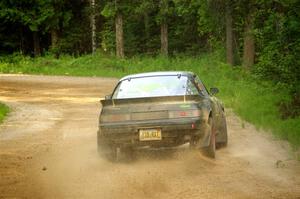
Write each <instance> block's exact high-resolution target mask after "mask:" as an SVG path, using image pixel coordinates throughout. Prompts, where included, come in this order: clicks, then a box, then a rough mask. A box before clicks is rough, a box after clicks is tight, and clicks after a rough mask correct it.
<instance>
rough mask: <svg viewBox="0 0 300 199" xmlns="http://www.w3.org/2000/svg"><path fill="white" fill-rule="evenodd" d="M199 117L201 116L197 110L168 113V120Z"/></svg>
mask: <svg viewBox="0 0 300 199" xmlns="http://www.w3.org/2000/svg"><path fill="white" fill-rule="evenodd" d="M200 116H201V111H199V110H180V111H169V118H184V117H200Z"/></svg>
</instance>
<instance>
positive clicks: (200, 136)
mask: <svg viewBox="0 0 300 199" xmlns="http://www.w3.org/2000/svg"><path fill="white" fill-rule="evenodd" d="M149 128H151V129H160V130H161V134H162V139H161V140H151V141H140V138H139V130H140V129H149ZM209 134H210V132H209V131H208V125H207V123H206V121H202V120H200V119H199V118H180V119H168V120H151V121H146V122H145V121H139V122H126V123H105V124H100V126H99V131H98V139H105V140H107V141H108V142H110V143H113V144H115V145H118V146H124V145H126V146H128V145H130V146H137V147H138V146H152V147H168V146H177V145H180V144H184V143H186V142H190V141H191V140H192V139H197V140H200V145H202V146H206V145H207V144H206V143H205V140H207V137H209Z"/></svg>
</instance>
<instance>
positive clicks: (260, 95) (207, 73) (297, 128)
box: [0, 54, 300, 148]
mask: <svg viewBox="0 0 300 199" xmlns="http://www.w3.org/2000/svg"><path fill="white" fill-rule="evenodd" d="M165 70H186V71H193V72H195V73H197V74H198V75H199V76H200V78H201V79H202V80H203V81H204V83H205V84H206V86H207V87H218V88H219V89H220V93H219V94H217V96H218V97H219V98H221V99H222V101H223V102H224V104H225V106H226V107H230V108H232V109H233V110H234V112H235V113H237V114H238V115H239V116H240V117H241V118H242V119H243V120H245V121H248V122H250V123H252V124H254V125H255V126H256V127H257V128H262V129H265V130H271V131H272V132H273V133H274V135H275V136H277V137H279V138H282V139H285V140H288V141H289V142H290V143H291V144H292V145H293V146H295V147H297V148H298V147H299V146H300V118H299V117H298V118H294V119H287V120H282V119H281V118H280V113H279V111H278V106H277V104H278V103H279V102H282V101H287V100H289V95H288V91H287V90H285V89H284V88H283V87H282V86H274V84H272V83H270V82H266V81H263V80H261V79H256V78H255V77H254V76H253V75H252V74H250V73H249V72H247V71H245V70H242V69H241V68H240V67H230V66H228V65H226V64H224V62H222V56H221V55H220V54H213V55H203V56H199V57H175V58H170V59H167V58H165V57H142V56H138V57H133V58H129V59H126V60H121V59H116V58H114V57H110V56H107V55H102V54H96V55H86V56H82V57H78V58H74V57H71V56H62V57H61V58H60V59H58V60H57V59H54V58H52V57H49V56H48V57H41V58H37V59H32V58H27V57H20V56H12V57H5V58H2V61H1V59H0V73H27V74H45V75H72V76H102V77H121V76H124V75H127V74H132V73H140V72H148V71H165Z"/></svg>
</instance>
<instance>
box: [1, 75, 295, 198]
mask: <svg viewBox="0 0 300 199" xmlns="http://www.w3.org/2000/svg"><path fill="white" fill-rule="evenodd" d="M116 82H117V80H116V79H110V78H74V77H44V76H20V75H10V76H6V75H2V76H0V101H4V102H5V103H7V104H8V105H10V106H11V107H12V110H13V111H12V113H11V114H10V116H9V118H8V119H7V120H6V121H5V122H4V123H3V124H2V125H1V126H0V198H104V199H106V198H107V199H110V198H172V199H173V198H299V197H300V163H299V162H298V161H296V160H294V159H293V156H292V152H291V149H290V147H289V146H288V144H287V143H286V142H283V141H279V140H276V139H274V138H273V137H272V136H271V135H270V134H269V133H266V132H261V131H258V130H257V129H255V127H253V126H252V125H251V124H248V123H245V122H243V121H241V120H240V119H239V118H238V117H237V116H236V115H234V114H233V113H232V112H231V111H230V110H228V111H227V121H228V131H229V144H228V147H227V148H222V149H220V150H218V151H217V157H216V159H215V160H212V159H209V158H206V157H204V156H202V155H201V154H200V153H199V152H198V151H191V150H189V147H188V146H186V145H183V146H181V147H179V148H176V149H169V150H149V149H141V150H138V151H136V152H135V158H134V159H133V160H128V159H126V158H125V157H124V158H123V159H121V161H120V162H118V163H112V162H109V161H106V160H104V159H101V158H100V157H98V154H97V146H96V131H97V128H98V124H97V122H98V115H99V111H100V108H101V107H100V103H99V98H100V97H103V96H105V95H107V94H109V93H110V91H111V90H112V88H113V87H114V86H115V84H116Z"/></svg>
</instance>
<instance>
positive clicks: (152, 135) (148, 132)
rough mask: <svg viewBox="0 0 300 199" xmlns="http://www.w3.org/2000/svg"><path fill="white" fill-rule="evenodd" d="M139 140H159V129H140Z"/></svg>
mask: <svg viewBox="0 0 300 199" xmlns="http://www.w3.org/2000/svg"><path fill="white" fill-rule="evenodd" d="M139 135H140V141H148V140H161V129H140V130H139Z"/></svg>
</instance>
